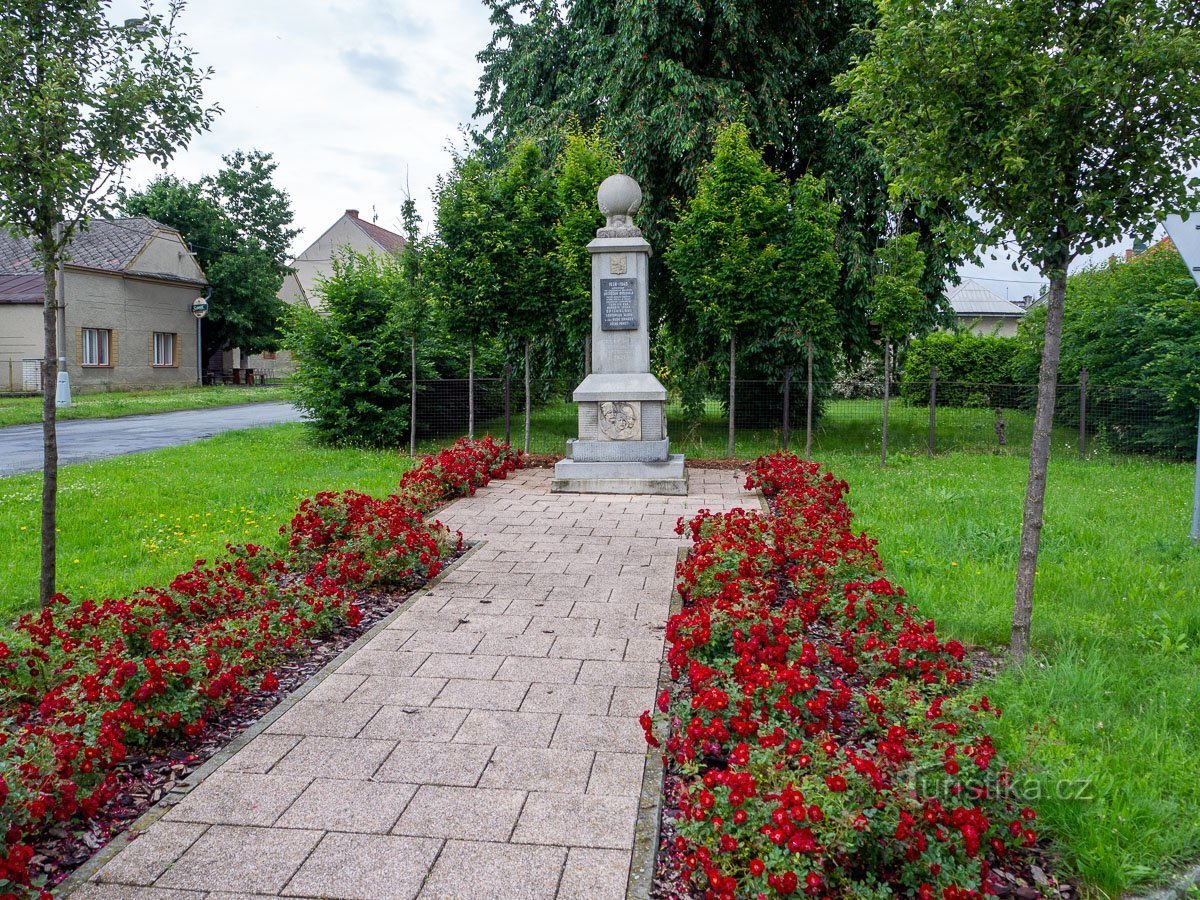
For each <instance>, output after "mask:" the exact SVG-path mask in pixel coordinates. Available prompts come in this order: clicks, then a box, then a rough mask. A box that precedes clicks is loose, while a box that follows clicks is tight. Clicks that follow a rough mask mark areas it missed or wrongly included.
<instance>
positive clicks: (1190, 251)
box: [1163, 212, 1200, 544]
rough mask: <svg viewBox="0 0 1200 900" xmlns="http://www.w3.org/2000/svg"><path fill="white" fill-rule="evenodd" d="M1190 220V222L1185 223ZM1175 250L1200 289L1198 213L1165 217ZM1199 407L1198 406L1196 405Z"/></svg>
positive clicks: (1195, 524) (1196, 522)
mask: <svg viewBox="0 0 1200 900" xmlns="http://www.w3.org/2000/svg"><path fill="white" fill-rule="evenodd" d="M1187 219H1191V221H1186V220H1187ZM1163 224H1164V225H1166V226H1167V234H1168V235H1170V237H1171V242H1172V243H1174V244H1175V249H1176V250H1178V251H1179V255H1180V256H1182V257H1183V261H1184V263H1185V264H1186V265H1187V267H1188V271H1190V272H1191V273H1192V278H1193V279H1195V282H1196V286H1197V287H1200V212H1193V213H1187V214H1185V215H1178V214H1176V215H1171V216H1167V218H1166V221H1165V222H1164V223H1163ZM1198 405H1200V404H1198ZM1192 543H1193V544H1200V421H1198V422H1197V423H1196V486H1195V488H1193V490H1192Z"/></svg>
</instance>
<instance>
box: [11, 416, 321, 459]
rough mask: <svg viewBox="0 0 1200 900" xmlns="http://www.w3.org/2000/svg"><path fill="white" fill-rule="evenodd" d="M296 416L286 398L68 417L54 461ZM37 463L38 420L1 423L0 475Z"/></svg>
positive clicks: (173, 442) (119, 452)
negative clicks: (118, 415) (149, 412)
mask: <svg viewBox="0 0 1200 900" xmlns="http://www.w3.org/2000/svg"><path fill="white" fill-rule="evenodd" d="M300 420H301V413H300V411H299V410H298V409H296V408H295V407H294V406H292V405H291V404H290V403H249V404H246V405H245V406H224V407H219V408H216V409H189V410H183V411H180V412H168V413H154V414H153V415H148V416H124V417H122V418H119V419H70V420H68V421H64V422H59V423H58V462H59V464H60V465H66V464H68V463H79V462H88V461H90V460H93V459H107V458H109V457H112V456H123V455H124V454H126V453H141V452H142V451H144V450H160V449H162V448H163V447H175V446H177V445H179V444H188V443H191V442H192V441H198V440H201V439H202V438H207V437H212V436H213V435H214V434H220V433H221V432H223V431H237V430H239V429H242V428H258V427H260V426H263V425H278V424H280V423H282V422H299V421H300ZM41 468H42V426H41V425H12V426H9V427H8V428H0V477H3V476H5V475H17V474H19V473H21V472H36V471H38V470H40V469H41Z"/></svg>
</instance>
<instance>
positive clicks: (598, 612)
mask: <svg viewBox="0 0 1200 900" xmlns="http://www.w3.org/2000/svg"><path fill="white" fill-rule="evenodd" d="M636 612H637V610H636V608H632V609H629V610H625V609H622V608H621V607H620V606H618V605H617V604H615V603H609V602H608V601H607V600H600V601H592V600H580V601H579V602H577V603H576V604H575V606H574V608H573V609H572V610H571V618H573V619H596V620H597V621H599V620H600V619H629V620H630V621H633V619H634V614H635V613H636Z"/></svg>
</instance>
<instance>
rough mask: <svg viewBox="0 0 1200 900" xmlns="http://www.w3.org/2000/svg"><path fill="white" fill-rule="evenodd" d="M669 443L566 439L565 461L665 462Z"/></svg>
mask: <svg viewBox="0 0 1200 900" xmlns="http://www.w3.org/2000/svg"><path fill="white" fill-rule="evenodd" d="M670 448H671V442H670V440H668V439H667V438H663V439H662V440H661V441H583V440H578V439H576V438H568V439H567V459H573V460H575V461H576V462H581V463H583V462H666V461H667V460H669V459H670V458H671V449H670Z"/></svg>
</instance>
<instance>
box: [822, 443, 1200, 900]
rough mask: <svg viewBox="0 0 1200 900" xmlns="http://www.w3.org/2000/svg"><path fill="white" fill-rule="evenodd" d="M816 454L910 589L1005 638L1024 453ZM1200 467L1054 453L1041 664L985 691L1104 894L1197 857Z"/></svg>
mask: <svg viewBox="0 0 1200 900" xmlns="http://www.w3.org/2000/svg"><path fill="white" fill-rule="evenodd" d="M820 458H821V459H823V460H824V461H826V462H828V463H829V465H830V466H831V467H832V468H833V470H834V471H835V472H836V473H837V474H838V475H839V476H840V477H843V478H845V479H846V480H847V481H849V482H850V485H851V492H850V502H851V505H852V507H853V508H854V510H855V513H856V517H857V524H858V526H859V527H861V528H863V529H865V530H866V531H867V532H868V533H869V534H871V535H872V536H873V537H876V538H878V540H879V550H880V552H881V554H882V556H883V558H884V561H885V562H886V564H887V565H888V567H889V569H890V571H891V573H892V575H893V577H894V578H895V580H896V581H897V583H899V584H901V585H903V586H904V587H905V588H906V589H907V591H908V593H909V595H910V596H911V598H912V599H913V600H914V601H915V602H916V603H917V605H918V606H919V607H920V608H921V609H922V610H923V611H924V612H926V613H928V614H929V615H930V616H931V617H932V618H934V619H935V620H936V621H937V622H938V624H939V627H940V629H941V630H942V631H943V632H944V633H945V634H947V635H952V636H955V637H958V638H959V639H961V640H963V641H966V642H970V643H973V644H978V645H986V646H990V647H1002V646H1005V645H1006V644H1007V640H1008V629H1009V621H1010V617H1011V613H1012V591H1013V577H1014V572H1015V568H1016V558H1017V546H1018V541H1019V537H1020V519H1021V506H1022V500H1023V493H1024V488H1025V477H1026V466H1027V459H1025V458H1022V457H1021V456H1020V455H1019V454H1013V455H1011V456H1008V455H1005V456H999V455H992V454H967V453H954V454H950V455H948V456H945V457H939V458H934V459H929V458H927V457H924V456H911V457H901V458H899V459H898V460H897V461H896V464H894V465H890V466H889V467H888V468H887V469H881V468H880V467H879V465H878V463H877V462H876V461H873V460H872V459H870V458H867V457H864V456H852V455H848V454H845V453H835V454H826V455H823V456H822V457H820ZM1192 477H1193V469H1192V467H1191V466H1190V465H1184V464H1178V463H1159V462H1152V461H1146V460H1136V459H1126V458H1111V459H1104V458H1101V459H1094V460H1089V461H1080V460H1078V459H1076V458H1073V457H1072V456H1070V455H1068V454H1059V456H1058V458H1056V459H1054V460H1053V461H1052V464H1051V470H1050V478H1049V488H1048V493H1047V500H1046V529H1045V531H1044V533H1043V536H1042V551H1041V556H1040V559H1039V572H1038V579H1037V586H1036V596H1035V601H1034V635H1033V637H1034V644H1035V649H1036V650H1037V652H1038V658H1037V660H1036V661H1035V662H1034V663H1033V664H1031V665H1029V666H1027V667H1025V668H1024V669H1023V670H1021V671H1019V672H1005V673H1003V674H1001V675H1000V676H999V677H998V678H997V680H996V681H995V682H993V683H990V684H988V685H986V687H985V690H986V693H988V694H989V696H991V697H992V698H993V699H995V700H996V701H997V702H998V703H999V704H1000V706H1001V707H1002V708H1003V709H1004V717H1003V719H1002V720H1001V721H1000V723H999V725H998V739H999V744H1000V746H1001V748H1002V750H1003V752H1004V754H1005V755H1006V757H1007V758H1008V759H1009V760H1011V761H1013V762H1016V763H1019V764H1020V765H1021V766H1022V768H1024V769H1025V771H1027V772H1029V773H1031V774H1032V781H1031V782H1030V783H1026V784H1023V785H1022V786H1021V787H1022V790H1023V792H1024V793H1025V795H1026V796H1030V797H1032V798H1033V799H1035V802H1034V803H1033V804H1032V805H1034V806H1035V807H1036V808H1037V809H1038V811H1039V814H1040V816H1041V820H1042V825H1043V828H1044V829H1045V830H1046V831H1047V832H1048V833H1049V834H1051V835H1052V836H1053V837H1054V838H1055V839H1056V840H1057V841H1058V842H1059V844H1060V846H1061V847H1062V851H1063V854H1064V856H1065V858H1066V860H1067V862H1068V864H1069V865H1070V867H1071V868H1072V869H1073V870H1074V871H1076V872H1078V873H1079V874H1080V875H1081V876H1082V878H1083V879H1084V880H1085V881H1086V882H1087V883H1089V884H1090V885H1092V886H1093V887H1094V888H1095V889H1096V890H1097V891H1098V892H1099V895H1100V896H1109V897H1115V896H1118V895H1119V894H1120V893H1121V892H1123V891H1125V890H1128V889H1131V888H1135V887H1144V886H1146V885H1148V884H1150V883H1154V882H1156V881H1161V880H1164V879H1167V878H1169V877H1170V876H1171V875H1172V874H1174V873H1178V872H1179V871H1180V870H1181V869H1182V868H1183V867H1184V866H1185V865H1186V864H1188V863H1192V862H1195V861H1196V860H1197V858H1200V779H1198V778H1197V773H1198V772H1200V704H1198V703H1197V702H1196V701H1197V697H1198V696H1200V603H1198V602H1197V599H1198V598H1200V549H1198V548H1195V547H1192V546H1191V544H1190V542H1189V540H1188V527H1189V524H1190V513H1191V488H1192ZM1080 789H1082V790H1083V791H1084V797H1083V798H1079V799H1076V798H1075V796H1074V795H1075V794H1076V793H1077V792H1078V791H1079V790H1080ZM1039 793H1040V795H1041V798H1040V799H1037V795H1038V794H1039ZM1059 794H1063V795H1065V796H1063V797H1060V796H1059Z"/></svg>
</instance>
